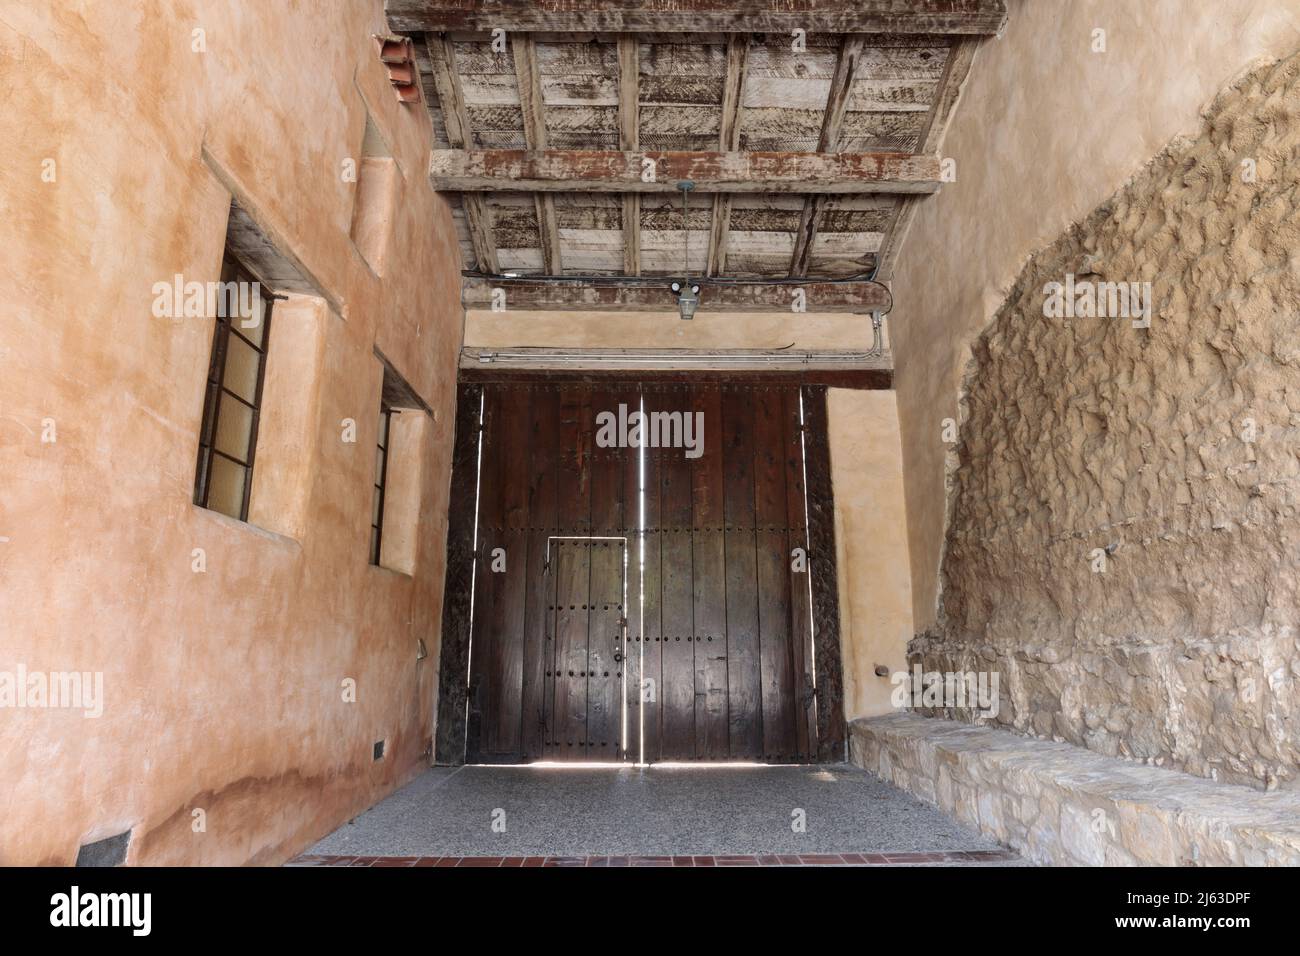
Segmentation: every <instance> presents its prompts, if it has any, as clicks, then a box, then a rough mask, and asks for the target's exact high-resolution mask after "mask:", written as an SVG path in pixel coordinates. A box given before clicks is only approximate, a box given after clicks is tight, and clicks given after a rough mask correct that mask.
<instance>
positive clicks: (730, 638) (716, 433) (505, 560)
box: [437, 378, 843, 763]
mask: <svg viewBox="0 0 1300 956" xmlns="http://www.w3.org/2000/svg"><path fill="white" fill-rule="evenodd" d="M824 391H825V390H824V389H816V388H806V387H805V388H804V389H802V390H801V388H800V386H798V385H797V384H780V383H777V384H759V383H746V384H726V383H722V382H717V381H711V382H699V381H691V382H671V381H653V380H651V381H645V382H636V381H632V382H628V381H624V380H621V379H614V378H606V379H598V380H595V381H592V380H576V381H573V382H571V383H564V384H549V383H540V382H537V383H532V382H499V383H498V382H494V383H490V384H484V385H481V386H468V385H467V386H462V388H461V396H460V401H461V407H460V410H459V415H458V424H457V428H458V436H457V454H456V461H455V464H454V469H455V470H454V471H453V482H452V494H453V499H452V502H451V516H452V520H451V527H450V529H449V547H448V570H447V581H448V593H447V600H446V602H445V612H444V622H443V624H444V630H443V633H444V635H445V637H444V640H443V647H442V675H441V681H440V684H441V690H440V693H441V698H440V704H439V724H438V733H437V757H438V761H439V762H440V763H458V762H460V761H461V760H462V759H464V760H468V761H470V762H526V761H530V760H537V759H550V760H606V761H617V760H632V761H635V760H638V759H642V758H643V759H645V760H646V761H650V762H653V761H664V760H760V761H767V762H805V761H810V760H815V759H823V760H825V759H841V757H842V747H843V743H842V741H843V714H842V709H841V705H840V696H841V694H840V673H839V629H838V620H837V616H838V606H837V598H836V596H835V594H834V563H833V554H834V542H833V531H832V527H831V520H832V514H833V512H832V510H831V507H830V502H829V492H830V482H829V455H828V453H827V449H826V443H825V438H824V420H822V419H824V409H825V402H824ZM810 393H811V394H810ZM801 395H802V396H803V403H802V404H801ZM810 399H811V401H810ZM480 403H481V409H482V421H481V424H482V430H481V449H480V448H479V447H478V446H479V436H480V431H479V429H478V427H477V426H478V424H479V410H480ZM642 403H644V410H645V412H646V413H647V416H649V415H651V414H652V413H655V412H660V413H666V416H667V417H663V418H661V419H659V421H661V422H669V421H672V419H671V416H672V415H673V414H674V413H676V414H677V415H678V416H683V417H680V418H678V419H677V421H680V422H684V421H685V417H684V416H688V415H691V414H693V413H697V412H698V413H701V415H702V420H703V430H702V444H701V445H700V446H698V449H697V450H691V449H688V448H683V447H649V448H645V449H644V450H642V449H640V448H638V447H636V446H635V444H634V443H633V444H631V445H615V446H612V447H601V445H600V444H598V443H597V441H596V436H597V416H598V415H599V414H600V413H601V412H609V413H612V414H613V415H614V416H615V417H616V418H617V417H618V416H619V407H620V405H622V406H624V415H627V414H629V413H631V412H636V411H638V410H640V409H641V407H642ZM812 406H816V409H817V411H816V412H815V413H813V414H809V411H810V408H811V407H812ZM819 415H820V416H821V418H819V417H818V416H819ZM674 424H675V423H674ZM818 427H820V428H821V429H822V434H820V435H818V436H817V437H816V438H815V439H814V440H811V441H810V440H809V439H810V438H811V437H812V432H813V431H814V430H816V429H818ZM642 435H643V437H644V436H645V432H644V429H643V432H642ZM620 437H624V436H621V435H620ZM661 437H664V438H667V437H669V436H668V434H667V432H665V433H664V434H663V436H661ZM678 437H681V435H680V433H678ZM471 445H472V446H473V448H472V449H471V448H470V447H468V446H471ZM805 449H807V451H808V452H809V453H808V454H807V455H806V454H805ZM480 455H481V467H478V468H475V472H476V478H477V479H478V489H477V542H476V545H475V542H474V523H473V521H472V520H471V521H466V520H465V514H466V512H470V511H473V508H472V506H471V505H472V503H471V502H466V501H465V500H464V496H465V494H466V492H467V491H470V489H472V488H473V483H472V482H467V481H465V480H464V470H465V469H466V468H468V467H470V466H471V465H472V464H477V463H478V461H479V460H480ZM823 474H824V478H823ZM805 475H808V480H809V481H810V482H814V483H820V484H819V485H815V487H818V488H819V493H820V495H822V496H825V499H826V500H818V503H817V507H816V508H815V509H812V510H810V509H808V507H807V501H806V498H805V494H804V482H805ZM479 476H481V477H479ZM643 481H644V495H642V493H641V492H642V482H643ZM458 499H459V500H458ZM642 507H643V508H644V516H642V515H641V509H642ZM809 516H811V517H812V519H813V520H812V527H811V528H810V527H809V522H808V518H809ZM642 529H644V534H642V533H641V532H642ZM466 536H468V537H469V542H468V543H467V544H462V545H461V546H459V547H458V546H457V542H458V541H463V540H464V539H465V537H466ZM810 541H812V542H815V543H816V544H817V545H819V546H820V550H814V548H813V547H810V544H809V542H810ZM809 552H813V553H811V554H809ZM805 561H807V564H806V565H805V564H804V562H805ZM458 563H462V564H467V565H469V568H468V573H467V569H466V568H465V567H463V566H458ZM819 565H820V566H819ZM812 569H815V570H812ZM819 572H820V573H819ZM467 589H468V590H470V591H472V592H473V593H472V601H471V600H470V598H469V596H468V595H466V594H465V593H464V592H465V591H466V590H467ZM827 591H829V594H827V593H825V592H827ZM467 675H468V684H466V676H467ZM814 688H816V690H814Z"/></svg>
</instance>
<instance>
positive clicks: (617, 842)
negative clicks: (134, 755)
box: [308, 764, 998, 856]
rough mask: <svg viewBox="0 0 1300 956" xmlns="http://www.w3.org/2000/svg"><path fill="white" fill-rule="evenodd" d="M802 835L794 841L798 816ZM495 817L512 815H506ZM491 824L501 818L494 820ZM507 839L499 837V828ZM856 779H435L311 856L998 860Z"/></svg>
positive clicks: (575, 774) (603, 774)
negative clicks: (916, 856)
mask: <svg viewBox="0 0 1300 956" xmlns="http://www.w3.org/2000/svg"><path fill="white" fill-rule="evenodd" d="M796 810H802V811H804V818H805V819H806V822H807V829H806V831H805V832H795V831H794V830H792V828H791V822H792V820H794V819H795V815H794V813H795V811H796ZM496 811H504V815H502V814H501V813H499V812H496ZM494 813H495V817H494ZM494 819H497V820H499V821H502V822H503V823H504V832H496V831H494V829H493V820H494ZM997 846H998V845H997V844H996V843H994V842H993V841H991V840H989V839H988V838H987V837H984V836H981V835H980V834H979V833H977V832H975V831H974V830H971V829H969V828H968V827H965V826H962V825H961V824H958V823H957V822H955V821H953V820H951V819H950V818H948V817H947V816H945V815H944V814H942V813H941V812H940V811H938V810H937V809H935V808H934V807H931V806H929V805H927V804H923V803H921V802H920V801H918V800H916V799H915V798H913V797H911V796H910V795H908V794H906V793H903V792H902V791H901V790H897V789H895V788H894V787H892V786H890V785H889V784H886V783H883V782H882V781H880V780H879V779H878V778H876V777H875V776H873V775H872V774H869V773H867V772H866V771H864V770H861V769H859V768H857V767H853V766H850V765H844V764H839V765H822V766H815V767H811V766H805V767H789V766H780V767H650V768H643V769H637V768H628V767H623V768H609V769H605V768H600V769H589V768H556V767H481V766H478V767H459V768H445V767H438V768H434V769H431V770H429V771H428V772H427V773H425V774H423V775H422V776H420V777H419V778H417V779H416V780H415V781H413V782H412V783H410V784H409V785H407V786H406V787H404V788H402V789H401V790H399V791H398V792H397V793H395V794H393V796H391V797H389V798H388V799H387V800H385V801H384V802H382V803H380V804H379V805H377V806H375V807H374V808H372V809H371V810H369V811H367V812H366V813H364V814H362V815H361V816H360V817H357V818H356V819H355V820H353V821H352V822H351V823H348V824H345V825H344V826H342V827H340V828H339V829H338V830H336V831H335V832H334V833H332V834H330V835H329V836H328V837H326V838H325V839H324V840H322V841H321V842H320V843H318V844H316V846H314V847H312V849H311V850H309V851H308V852H309V853H311V854H326V855H335V854H337V855H358V856H584V855H595V854H609V855H627V856H636V855H643V856H672V855H678V854H715V855H725V854H778V853H801V854H815V853H868V852H870V853H888V852H907V851H926V852H939V851H958V850H990V849H997Z"/></svg>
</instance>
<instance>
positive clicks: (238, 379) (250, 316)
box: [194, 255, 271, 521]
mask: <svg viewBox="0 0 1300 956" xmlns="http://www.w3.org/2000/svg"><path fill="white" fill-rule="evenodd" d="M221 283H222V284H221V286H220V290H219V294H218V295H217V296H216V304H217V322H216V330H215V331H214V333H213V337H212V360H211V362H209V364H208V381H207V392H206V395H205V397H204V402H203V425H202V430H201V431H200V433H199V463H198V470H197V473H196V476H195V481H194V503H195V504H197V505H199V506H200V507H203V508H210V509H212V510H213V511H220V512H221V513H222V514H227V515H230V517H232V518H238V519H239V520H240V521H247V520H248V499H249V496H250V494H251V493H252V488H253V458H254V453H255V452H256V450H257V425H258V419H259V417H260V413H261V405H262V383H263V380H264V379H265V376H266V349H267V345H268V344H269V342H270V326H271V295H270V291H269V290H267V289H264V288H263V287H262V286H261V285H260V283H259V282H258V280H257V279H256V277H254V276H253V274H252V273H251V272H249V271H248V270H247V269H246V268H244V266H243V265H241V264H240V263H239V262H238V261H237V260H236V259H234V258H233V257H232V256H230V255H227V257H226V259H225V261H224V262H223V263H222V265H221Z"/></svg>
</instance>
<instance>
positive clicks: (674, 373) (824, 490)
mask: <svg viewBox="0 0 1300 956" xmlns="http://www.w3.org/2000/svg"><path fill="white" fill-rule="evenodd" d="M611 381H617V382H626V383H633V382H636V383H640V384H643V385H653V384H662V383H678V384H680V383H692V382H698V383H701V384H705V383H711V382H714V383H727V384H732V385H740V384H746V383H752V384H775V383H780V384H789V385H798V386H799V388H800V393H801V395H802V397H803V414H804V422H803V437H804V455H805V458H804V461H805V468H806V470H807V482H806V489H805V490H806V495H807V508H808V544H809V548H808V550H809V553H808V568H809V572H808V573H809V574H810V576H811V578H810V581H811V586H812V617H813V652H814V654H815V655H816V699H817V754H816V761H817V762H818V763H839V762H841V761H843V760H845V759H846V758H847V753H846V746H847V728H846V722H845V717H844V679H843V665H842V648H841V637H840V634H841V628H840V606H839V580H838V572H837V561H836V545H835V499H834V487H833V483H832V480H831V460H830V433H829V428H828V425H829V422H828V414H827V406H826V393H827V389H828V387H830V386H831V385H836V386H842V387H859V388H860V387H867V388H878V387H880V384H879V383H877V382H876V381H875V380H870V381H867V380H854V379H849V380H846V381H844V382H828V381H827V380H826V379H825V377H824V376H823V375H819V374H817V373H816V372H812V371H810V372H809V373H806V374H805V373H799V372H790V371H786V370H780V371H770V372H764V371H716V372H715V371H704V370H701V371H695V370H691V371H680V370H662V371H660V370H635V371H632V370H626V371H625V370H617V371H594V370H577V369H574V370H569V369H563V370H553V369H548V370H510V369H462V370H461V373H460V379H459V382H458V385H457V389H456V435H455V439H454V444H453V450H452V472H451V486H450V489H449V491H450V493H449V497H448V520H447V568H446V576H445V581H444V590H443V613H442V629H441V637H442V639H441V640H440V642H439V644H440V648H439V662H440V666H439V678H438V700H437V705H436V707H435V714H436V725H435V727H434V762H435V763H436V764H437V765H440V766H459V765H462V764H464V763H465V755H466V742H467V733H468V730H469V727H468V706H469V690H470V688H469V678H470V674H469V665H470V659H471V647H470V641H471V621H472V617H473V591H474V569H475V564H476V561H475V558H476V555H475V532H476V517H477V514H476V508H467V507H464V506H463V505H459V504H458V503H463V502H467V501H474V500H475V492H476V489H477V487H478V477H479V475H478V464H479V461H478V452H479V443H480V440H481V433H482V408H483V401H484V399H483V395H484V389H486V388H490V387H491V386H492V385H493V384H499V385H518V384H521V383H527V382H532V383H539V382H546V383H548V384H557V385H558V384H592V385H599V384H605V385H608V384H609V383H610V382H611ZM480 544H481V543H480ZM625 554H626V550H625ZM480 557H481V556H480ZM624 587H625V588H626V587H627V575H626V572H625V574H624ZM623 696H624V708H625V713H626V693H625V694H624V695H623ZM702 762H703V761H702ZM614 765H617V764H614Z"/></svg>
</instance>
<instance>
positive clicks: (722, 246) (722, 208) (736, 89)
mask: <svg viewBox="0 0 1300 956" xmlns="http://www.w3.org/2000/svg"><path fill="white" fill-rule="evenodd" d="M748 61H749V36H748V35H739V34H733V35H731V36H729V37H727V73H726V77H725V78H724V80H723V83H722V115H721V118H720V119H719V123H718V149H720V150H721V151H722V152H724V153H731V152H735V151H736V150H738V149H740V114H741V111H742V109H743V108H744V107H743V104H744V101H745V67H746V64H747V63H748ZM730 231H731V196H730V195H728V194H727V193H715V194H714V196H713V218H712V219H711V220H710V222H709V258H708V266H707V273H706V274H707V275H711V276H716V275H721V274H722V273H723V272H725V271H726V268H727V237H728V235H729V234H730Z"/></svg>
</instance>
